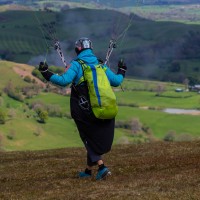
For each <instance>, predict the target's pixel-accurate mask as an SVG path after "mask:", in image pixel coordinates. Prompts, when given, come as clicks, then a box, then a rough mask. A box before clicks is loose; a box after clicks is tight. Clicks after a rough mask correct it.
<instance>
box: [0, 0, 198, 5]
mask: <svg viewBox="0 0 200 200" xmlns="http://www.w3.org/2000/svg"><path fill="white" fill-rule="evenodd" d="M42 1H43V2H45V3H46V4H47V3H52V2H54V1H55V0H48V1H45V0H40V2H42ZM64 1H65V0H59V2H64ZM37 2H39V0H35V1H21V0H1V2H0V4H11V3H20V4H27V3H28V4H30V3H32V4H36V3H37ZM65 2H66V1H65ZM68 2H73V3H80V4H84V3H93V4H97V5H104V6H109V7H125V6H137V5H170V4H179V5H180V4H197V3H200V0H123V1H122V0H115V1H113V0H84V1H83V0H68Z"/></svg>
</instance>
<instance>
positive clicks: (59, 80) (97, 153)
mask: <svg viewBox="0 0 200 200" xmlns="http://www.w3.org/2000/svg"><path fill="white" fill-rule="evenodd" d="M75 52H76V54H77V57H76V58H75V59H73V60H72V61H71V62H70V65H69V66H68V67H67V70H66V71H65V72H64V73H63V74H62V75H57V74H54V73H52V72H51V71H49V69H48V65H47V63H44V62H40V64H39V71H40V72H41V74H42V75H43V77H44V78H45V79H46V80H47V81H50V82H52V83H54V84H57V85H60V86H66V85H69V84H72V86H71V96H70V109H71V116H72V118H73V119H74V121H75V123H76V126H77V128H78V131H79V135H80V137H81V139H82V141H83V143H84V146H85V148H86V150H87V167H86V169H85V170H84V171H81V172H79V174H78V176H79V177H80V178H86V177H91V176H92V168H93V166H95V165H98V171H97V174H96V180H101V179H105V178H106V177H107V176H108V175H110V174H111V172H110V170H109V169H108V168H107V167H106V166H105V165H104V161H103V160H102V156H103V154H105V153H107V152H109V151H110V150H111V146H112V143H113V138H114V127H115V118H113V119H105V120H104V119H97V118H96V117H95V116H94V114H93V113H92V112H91V108H90V109H89V110H87V109H85V108H84V106H87V105H84V103H85V102H86V104H87V103H88V101H87V100H88V99H89V95H88V88H87V85H86V83H85V81H81V80H82V77H83V68H82V66H81V64H80V63H79V62H78V61H77V60H78V59H79V60H82V61H83V62H84V63H85V64H87V65H96V64H98V63H99V62H100V61H99V60H98V59H97V57H96V56H95V55H94V53H93V47H92V42H91V41H90V40H89V39H88V38H85V37H83V38H80V39H78V40H77V41H76V42H75ZM101 64H102V63H101ZM102 65H103V66H104V67H105V73H106V76H107V78H108V80H109V83H110V85H111V86H113V87H117V86H119V85H120V84H121V83H122V82H123V79H124V77H125V73H126V70H127V67H126V65H125V64H124V63H122V62H119V63H118V71H117V74H115V73H114V72H112V71H111V70H110V69H109V68H108V66H107V65H104V64H102ZM80 94H81V95H80ZM80 96H81V97H85V98H83V99H80ZM85 100H86V101H85ZM80 101H81V102H82V103H81V102H80Z"/></svg>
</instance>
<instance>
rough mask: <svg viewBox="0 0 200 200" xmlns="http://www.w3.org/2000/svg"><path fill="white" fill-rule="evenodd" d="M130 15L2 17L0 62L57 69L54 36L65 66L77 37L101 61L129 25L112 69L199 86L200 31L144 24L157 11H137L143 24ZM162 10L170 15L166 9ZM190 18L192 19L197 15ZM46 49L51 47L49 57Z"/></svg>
mask: <svg viewBox="0 0 200 200" xmlns="http://www.w3.org/2000/svg"><path fill="white" fill-rule="evenodd" d="M134 9H135V8H133V10H131V12H133V13H132V14H131V15H130V16H128V15H127V14H123V13H121V12H117V11H115V10H107V9H103V10H102V9H101V10H100V9H83V8H77V9H67V10H65V11H62V12H57V11H56V12H54V11H53V12H52V11H49V12H48V11H45V10H40V11H33V10H32V11H30V10H29V11H27V10H17V11H16V10H15V11H11V10H9V11H6V12H1V18H0V21H1V26H0V52H1V58H2V59H5V60H11V61H16V62H20V63H31V64H32V65H35V64H38V62H39V61H41V60H44V59H45V58H47V61H48V63H50V64H56V65H62V63H61V61H60V58H59V56H58V55H57V54H56V52H55V51H54V50H53V48H52V40H49V39H50V37H52V35H54V34H55V35H56V38H57V39H59V41H60V42H61V47H62V49H63V52H64V55H65V57H66V60H67V62H69V61H70V60H71V59H72V58H73V57H74V56H75V53H74V47H73V45H74V42H75V41H76V40H77V38H79V37H82V36H87V37H90V38H91V39H92V41H93V44H94V45H93V46H94V51H95V53H96V55H97V56H98V57H101V58H103V59H104V58H105V55H106V51H107V48H108V45H109V41H110V39H111V38H114V39H116V38H118V36H120V34H122V33H123V31H124V30H125V29H126V28H127V27H128V25H130V28H129V29H128V31H127V32H126V34H125V37H121V38H120V40H119V41H118V46H117V48H116V49H115V50H114V52H113V54H112V56H111V59H110V65H111V66H116V63H117V61H118V59H119V58H120V57H124V58H125V59H126V62H127V64H128V66H129V70H128V72H127V73H128V74H129V75H132V76H134V77H140V78H141V77H143V78H150V79H156V80H162V81H173V82H174V81H176V82H183V80H184V79H185V78H188V79H189V80H190V82H191V84H195V83H199V81H200V80H199V76H198V75H197V73H196V72H198V71H199V70H200V67H199V66H200V65H199V63H200V61H199V52H200V46H199V44H200V42H199V41H200V39H199V32H200V26H199V25H194V24H184V23H177V22H169V21H166V20H165V22H163V21H162V20H158V21H152V20H149V19H151V17H150V16H149V14H151V13H156V12H157V11H159V7H157V8H154V7H151V8H150V7H149V8H146V7H145V8H137V9H136V10H137V12H140V13H141V12H142V13H143V9H146V11H145V13H147V16H146V17H147V18H148V19H144V18H143V17H139V16H137V15H135V13H137V12H136V11H134ZM140 9H142V10H140ZM148 9H149V10H148ZM153 9H155V11H154V10H153ZM165 9H166V12H170V11H168V10H167V9H168V8H163V10H165ZM174 9H175V10H176V8H174ZM163 10H162V12H163ZM159 12H160V11H159ZM192 12H194V14H195V13H196V10H193V11H192ZM181 13H182V12H181V10H179V14H177V15H178V16H180V17H181ZM197 13H198V12H197ZM152 15H154V14H152ZM175 15H176V12H175ZM166 16H167V15H166ZM170 16H171V15H170ZM184 16H186V17H187V16H188V15H187V14H186V15H184ZM196 16H198V14H197V15H196ZM181 18H182V17H181ZM99 19H101V20H99ZM161 19H164V18H163V17H161ZM177 21H179V20H177ZM191 21H192V22H194V20H192V19H191ZM197 21H198V19H197ZM41 29H42V32H41ZM49 33H51V34H49ZM55 35H54V36H55ZM44 38H45V39H44ZM47 46H48V47H50V46H51V48H50V49H49V52H48V53H47ZM51 50H52V51H51Z"/></svg>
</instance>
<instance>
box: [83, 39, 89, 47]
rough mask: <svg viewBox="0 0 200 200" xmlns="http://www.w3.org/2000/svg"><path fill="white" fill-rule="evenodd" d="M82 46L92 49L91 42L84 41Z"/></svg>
mask: <svg viewBox="0 0 200 200" xmlns="http://www.w3.org/2000/svg"><path fill="white" fill-rule="evenodd" d="M82 45H83V48H84V49H87V48H90V42H89V40H83V41H82Z"/></svg>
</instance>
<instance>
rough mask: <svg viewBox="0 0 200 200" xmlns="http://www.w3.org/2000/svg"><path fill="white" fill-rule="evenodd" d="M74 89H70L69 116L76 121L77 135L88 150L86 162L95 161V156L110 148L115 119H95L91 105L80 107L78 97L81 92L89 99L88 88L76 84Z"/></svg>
mask: <svg viewBox="0 0 200 200" xmlns="http://www.w3.org/2000/svg"><path fill="white" fill-rule="evenodd" d="M76 90H78V92H77V91H76ZM76 90H75V89H74V88H72V91H71V99H70V108H71V116H72V118H73V119H74V121H75V123H76V126H77V128H78V131H79V135H80V137H81V139H82V141H83V143H84V144H85V146H86V149H87V151H88V155H89V159H90V160H89V161H88V162H89V163H93V162H96V161H97V158H96V156H99V158H100V156H101V155H103V154H105V153H107V152H109V151H110V150H111V147H112V143H113V138H114V127H115V119H109V120H108V119H106V120H102V119H97V118H96V117H95V116H94V114H93V112H92V109H91V107H90V108H89V109H87V110H84V109H82V108H81V106H80V101H79V97H80V94H81V95H82V96H84V97H85V98H86V99H89V97H88V90H87V87H86V86H85V85H80V86H78V87H77V86H76ZM99 158H98V159H99Z"/></svg>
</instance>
